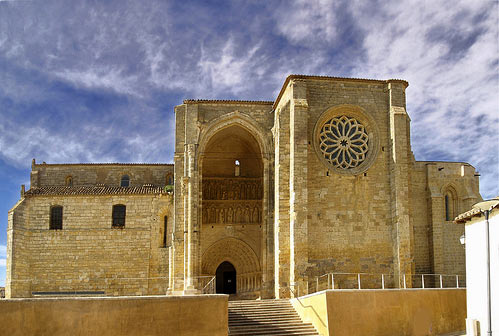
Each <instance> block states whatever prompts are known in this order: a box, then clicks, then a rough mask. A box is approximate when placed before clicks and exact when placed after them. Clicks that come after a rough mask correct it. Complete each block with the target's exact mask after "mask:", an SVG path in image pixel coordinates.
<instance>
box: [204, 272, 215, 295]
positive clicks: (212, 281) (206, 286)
mask: <svg viewBox="0 0 499 336" xmlns="http://www.w3.org/2000/svg"><path fill="white" fill-rule="evenodd" d="M216 278H217V277H216V276H213V277H212V278H211V280H210V281H208V283H207V284H206V285H205V286H204V287H203V289H202V291H201V292H202V293H203V294H213V293H214V292H215V290H214V288H213V287H214V286H215V279H216ZM208 286H210V288H211V289H210V292H209V293H206V291H205V290H206V288H208Z"/></svg>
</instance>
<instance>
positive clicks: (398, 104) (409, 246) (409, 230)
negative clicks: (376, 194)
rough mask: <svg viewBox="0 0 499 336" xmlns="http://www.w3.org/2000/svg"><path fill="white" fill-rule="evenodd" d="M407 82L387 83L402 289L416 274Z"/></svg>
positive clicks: (396, 255)
mask: <svg viewBox="0 0 499 336" xmlns="http://www.w3.org/2000/svg"><path fill="white" fill-rule="evenodd" d="M405 88H406V83H405V82H403V81H398V80H390V81H389V82H388V92H389V106H390V145H391V148H390V149H391V153H390V154H391V160H390V185H391V209H392V224H393V231H392V237H393V255H394V273H395V277H396V278H398V280H399V281H398V285H399V287H403V286H404V284H403V274H406V280H407V284H408V285H409V284H410V283H411V275H412V274H413V273H414V267H415V266H414V235H413V227H412V220H411V218H410V216H409V207H410V204H409V200H410V195H409V193H410V186H409V183H410V166H409V163H410V162H409V158H410V155H411V151H410V150H411V149H410V142H409V141H410V140H409V122H410V120H409V116H408V115H407V112H406V109H405Z"/></svg>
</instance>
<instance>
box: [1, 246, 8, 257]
mask: <svg viewBox="0 0 499 336" xmlns="http://www.w3.org/2000/svg"><path fill="white" fill-rule="evenodd" d="M6 256H7V246H5V245H0V258H5V257H6Z"/></svg>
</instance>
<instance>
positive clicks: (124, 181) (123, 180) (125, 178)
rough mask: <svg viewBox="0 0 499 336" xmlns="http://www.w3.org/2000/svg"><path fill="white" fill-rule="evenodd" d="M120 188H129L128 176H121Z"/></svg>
mask: <svg viewBox="0 0 499 336" xmlns="http://www.w3.org/2000/svg"><path fill="white" fill-rule="evenodd" d="M120 186H122V187H129V186H130V176H128V175H123V176H122V177H121V183H120Z"/></svg>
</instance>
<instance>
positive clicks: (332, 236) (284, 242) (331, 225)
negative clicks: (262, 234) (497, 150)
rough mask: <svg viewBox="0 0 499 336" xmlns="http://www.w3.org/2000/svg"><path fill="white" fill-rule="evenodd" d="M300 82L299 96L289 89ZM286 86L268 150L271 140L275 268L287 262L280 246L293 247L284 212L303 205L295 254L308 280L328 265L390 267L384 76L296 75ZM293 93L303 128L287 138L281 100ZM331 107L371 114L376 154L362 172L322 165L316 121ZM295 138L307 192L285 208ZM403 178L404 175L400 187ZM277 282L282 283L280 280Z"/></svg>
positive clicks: (392, 238)
mask: <svg viewBox="0 0 499 336" xmlns="http://www.w3.org/2000/svg"><path fill="white" fill-rule="evenodd" d="M300 86H302V87H304V88H305V90H304V89H301V91H300V92H301V93H300V94H301V95H299V94H297V93H294V91H297V90H300V89H299V88H300ZM286 91H289V94H286V93H285V94H283V96H282V97H281V100H280V101H279V104H278V107H277V109H276V115H279V118H280V120H279V122H280V124H279V125H276V137H275V141H276V143H277V141H278V143H279V146H278V145H277V144H276V149H277V147H279V150H280V151H281V152H280V154H279V158H278V157H277V154H276V207H277V206H279V219H278V221H277V220H276V225H277V226H278V230H279V235H280V236H281V237H279V239H278V241H279V244H280V246H279V250H280V255H281V257H280V258H279V261H278V263H279V265H280V267H281V268H283V267H284V268H285V267H287V266H286V265H287V262H285V261H284V260H281V259H282V257H283V256H284V255H285V254H286V253H287V252H285V251H287V250H290V249H291V250H293V248H292V247H291V244H292V243H290V239H289V238H288V237H287V235H288V233H287V229H286V227H287V226H288V224H286V223H288V221H289V216H291V218H293V216H298V213H299V212H305V215H303V216H302V218H306V219H307V224H306V230H307V233H308V235H307V237H308V252H305V251H301V252H299V253H302V254H307V253H308V263H309V265H310V266H309V267H308V271H307V275H308V277H309V279H308V280H309V281H310V282H312V281H315V277H316V276H318V275H322V274H324V273H327V272H333V271H335V272H373V273H393V271H394V264H393V261H394V252H393V246H394V243H395V240H396V239H397V237H396V234H395V233H394V231H393V224H392V206H391V203H390V202H391V199H392V195H391V189H392V185H391V183H390V174H391V173H390V164H391V163H390V160H391V155H390V134H389V128H388V127H387V125H389V124H390V120H389V106H388V96H387V90H386V83H383V82H374V83H373V82H360V81H354V82H348V81H326V80H322V79H317V80H303V81H302V80H296V81H295V83H293V84H290V85H289V87H288V88H287V89H286ZM293 100H294V101H295V102H293ZM297 100H300V101H303V100H306V103H307V106H308V110H307V116H308V118H307V121H306V122H307V125H305V126H306V127H307V130H308V131H307V132H306V133H304V134H303V133H300V134H302V135H301V136H302V138H297V137H296V136H295V137H294V138H290V135H289V133H287V132H288V131H287V130H288V129H290V128H292V127H295V128H296V127H300V125H299V124H295V125H290V124H289V121H288V120H289V119H287V118H288V114H289V113H290V112H289V110H288V108H287V107H286V106H288V105H290V104H296V101H297ZM345 104H346V105H345ZM338 106H339V107H342V106H343V107H344V111H345V114H349V115H350V114H352V113H353V114H354V115H355V116H358V117H359V118H362V117H363V116H367V117H365V118H364V119H366V120H367V119H369V118H370V119H371V120H372V124H371V125H369V126H370V127H371V129H372V130H373V132H374V136H375V137H377V143H378V144H379V145H378V146H379V147H378V148H376V151H377V153H378V154H377V156H376V157H375V158H374V161H373V162H372V166H370V167H369V168H368V170H366V171H365V172H363V173H360V174H356V175H353V174H339V173H337V172H335V171H333V169H330V168H329V167H328V166H326V165H325V164H323V162H322V161H321V160H320V157H319V155H318V153H317V151H316V149H315V146H316V144H314V142H316V141H317V139H315V138H314V129H315V128H316V122H317V120H318V119H319V118H320V117H321V116H322V115H323V113H325V112H326V111H328V110H329V109H330V108H331V107H338ZM360 111H361V112H360ZM284 119H285V120H284ZM277 136H279V140H278V139H277ZM295 142H298V143H305V144H307V146H305V147H304V149H305V151H306V153H307V155H306V156H303V157H302V158H301V159H300V161H299V162H295V163H294V164H295V166H296V167H306V171H307V175H306V180H307V195H308V196H307V197H308V198H307V202H306V203H305V204H298V205H297V206H295V209H294V210H293V211H292V212H291V214H290V213H289V211H290V206H291V205H288V204H287V197H286V195H287V194H288V193H289V192H290V191H289V186H290V184H291V181H290V173H289V170H288V169H289V168H287V167H288V166H287V165H288V163H287V161H288V160H289V156H288V155H289V152H290V149H289V147H293V146H294V145H295V144H294V143H295ZM281 153H282V154H281ZM407 183H408V182H407V179H406V180H405V186H407ZM296 190H299V189H296ZM293 194H294V195H292V196H290V199H291V200H294V202H296V201H297V200H298V199H299V198H298V196H297V194H296V191H294V192H293ZM293 196H294V197H293ZM281 209H282V210H281ZM276 213H277V211H276ZM276 216H277V214H276ZM286 217H287V218H286ZM301 223H303V220H302V221H301ZM297 224H298V223H297ZM296 230H299V228H297V227H295V232H294V233H293V234H297V231H296ZM276 231H277V229H276ZM293 253H294V254H295V255H294V256H290V257H289V258H290V259H293V258H295V259H296V258H298V259H299V256H297V255H296V253H298V252H297V251H296V250H294V251H293ZM276 262H277V259H276ZM283 273H284V274H283V276H284V277H286V275H285V274H287V273H288V271H286V270H283ZM280 281H281V280H280ZM285 282H286V281H283V282H282V284H283V286H285V285H286V283H285Z"/></svg>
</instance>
